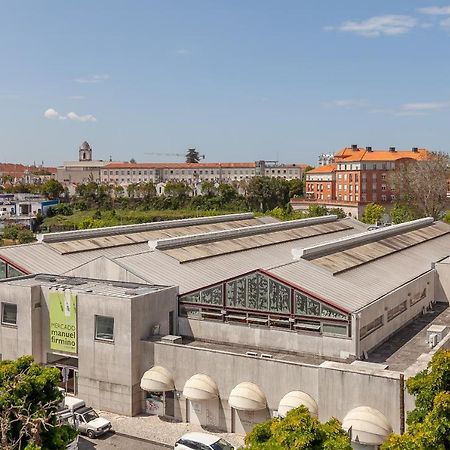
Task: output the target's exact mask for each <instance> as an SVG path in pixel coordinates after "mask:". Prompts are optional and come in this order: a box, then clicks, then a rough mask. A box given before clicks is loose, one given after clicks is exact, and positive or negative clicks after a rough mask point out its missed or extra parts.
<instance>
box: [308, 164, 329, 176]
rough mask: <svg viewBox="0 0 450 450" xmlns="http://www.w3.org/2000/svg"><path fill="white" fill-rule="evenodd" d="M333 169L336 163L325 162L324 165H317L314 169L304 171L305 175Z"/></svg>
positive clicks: (327, 171)
mask: <svg viewBox="0 0 450 450" xmlns="http://www.w3.org/2000/svg"><path fill="white" fill-rule="evenodd" d="M335 170H336V164H327V165H326V166H319V167H316V168H315V169H312V170H308V172H306V175H308V174H310V173H331V172H334V171H335Z"/></svg>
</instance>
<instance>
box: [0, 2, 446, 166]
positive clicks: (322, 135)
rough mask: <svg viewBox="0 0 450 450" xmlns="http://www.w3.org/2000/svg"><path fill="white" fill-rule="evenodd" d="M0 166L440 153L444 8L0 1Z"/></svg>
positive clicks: (290, 159)
mask: <svg viewBox="0 0 450 450" xmlns="http://www.w3.org/2000/svg"><path fill="white" fill-rule="evenodd" d="M0 57H1V70H0V123H1V128H0V129H1V136H2V141H3V145H2V149H1V150H0V158H1V160H2V161H12V162H25V163H31V162H33V161H36V162H40V161H42V160H43V161H44V162H45V163H46V164H51V163H59V162H61V161H62V160H67V159H73V158H74V157H75V156H76V154H77V148H78V146H79V145H80V143H81V142H82V141H83V140H85V139H86V140H88V141H89V142H90V143H91V144H92V146H93V148H94V152H95V153H94V156H95V157H97V158H100V159H107V158H109V156H110V155H111V156H112V157H113V159H114V160H124V161H125V160H129V159H130V158H132V157H134V158H135V159H136V160H138V161H150V160H153V161H161V160H171V161H179V160H181V159H180V158H176V157H163V156H155V155H146V154H145V153H146V152H154V153H184V152H185V150H186V148H188V147H197V148H198V150H199V151H200V152H201V153H204V154H206V161H229V160H233V161H234V160H236V161H253V160H256V159H278V160H280V161H285V162H307V163H315V162H316V160H317V156H318V154H320V153H324V152H334V151H336V150H338V149H340V148H342V147H343V146H346V145H350V144H359V145H361V146H365V145H372V146H373V147H375V148H386V147H389V146H396V147H398V148H409V147H412V146H419V147H420V146H426V147H429V148H431V149H435V150H443V151H449V150H450V121H449V119H450V0H448V1H447V2H442V1H439V0H436V1H432V0H417V1H414V0H395V1H393V0H364V1H362V0H339V1H337V0H294V1H289V0H270V1H269V0H227V1H225V0H179V1H176V0H174V1H169V0H160V1H152V0H128V1H124V0H123V1H115V0H95V1H92V0H90V1H84V0H78V1H76V2H65V1H56V0H55V1H45V0H42V1H36V0H29V1H21V0H1V1H0Z"/></svg>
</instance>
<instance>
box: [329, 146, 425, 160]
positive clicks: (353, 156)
mask: <svg viewBox="0 0 450 450" xmlns="http://www.w3.org/2000/svg"><path fill="white" fill-rule="evenodd" d="M427 154H428V150H427V149H425V148H420V149H418V150H417V151H416V152H414V151H412V150H396V151H388V150H372V151H368V150H366V149H365V148H358V149H357V150H353V149H352V148H344V149H342V150H341V151H339V152H337V153H336V154H335V158H336V161H337V162H347V161H398V160H399V159H405V158H407V159H415V160H420V159H424V158H426V156H427Z"/></svg>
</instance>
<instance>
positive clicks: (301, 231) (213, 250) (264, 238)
mask: <svg viewBox="0 0 450 450" xmlns="http://www.w3.org/2000/svg"><path fill="white" fill-rule="evenodd" d="M276 225H278V224H276ZM351 228H352V227H351V226H350V225H349V224H346V223H345V222H331V223H323V224H317V225H311V226H307V227H304V228H293V229H289V230H282V231H275V232H273V233H267V232H266V233H261V234H256V235H253V236H245V237H236V238H234V239H227V240H219V241H217V242H207V243H201V244H198V245H186V246H182V247H178V248H173V249H167V250H164V252H165V253H166V254H167V255H169V256H172V257H174V258H175V259H177V260H178V261H180V262H187V261H195V260H197V259H203V258H209V257H211V256H217V255H224V254H227V253H235V252H240V251H242V250H249V249H253V248H259V247H265V246H268V245H274V244H280V243H282V242H289V241H298V240H300V239H305V238H308V237H312V236H324V235H328V234H331V233H336V232H338V231H343V230H349V229H351Z"/></svg>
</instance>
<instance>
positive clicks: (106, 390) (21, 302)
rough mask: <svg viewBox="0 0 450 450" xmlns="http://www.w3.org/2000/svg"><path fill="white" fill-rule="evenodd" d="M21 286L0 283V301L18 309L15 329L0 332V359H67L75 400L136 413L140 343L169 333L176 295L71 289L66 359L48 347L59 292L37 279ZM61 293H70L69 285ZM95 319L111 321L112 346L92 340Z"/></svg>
mask: <svg viewBox="0 0 450 450" xmlns="http://www.w3.org/2000/svg"><path fill="white" fill-rule="evenodd" d="M22 280H23V281H20V279H19V280H17V281H15V282H14V281H9V280H6V281H4V282H2V283H0V298H2V299H5V300H7V302H8V303H12V304H16V305H17V324H16V325H5V324H2V326H0V353H1V355H2V359H15V358H17V357H19V356H21V355H33V357H34V358H35V360H36V361H37V362H39V363H41V364H49V363H53V362H55V361H57V358H58V357H59V358H60V359H64V358H71V359H73V360H75V361H76V362H72V364H74V365H75V366H76V369H77V383H78V386H77V395H79V396H80V397H81V398H83V399H84V400H85V401H86V402H87V403H88V404H90V405H92V406H93V407H94V408H99V409H106V410H109V411H112V412H116V413H119V414H126V415H135V414H137V413H139V412H140V411H141V410H142V398H143V392H142V390H141V389H140V387H139V383H140V380H141V377H142V374H143V372H142V370H141V362H140V361H141V360H140V342H141V340H142V339H144V338H148V337H149V336H151V335H152V333H153V332H154V331H155V326H157V329H158V333H163V334H168V333H169V332H173V329H174V327H175V326H176V314H177V301H176V295H177V289H176V288H175V287H160V288H158V289H155V290H152V289H148V288H146V286H143V288H144V292H143V293H139V291H138V292H136V295H133V296H130V295H128V294H127V293H126V292H127V290H131V289H135V287H134V286H136V285H132V284H127V283H124V284H123V287H122V288H118V290H122V291H123V292H122V294H121V293H120V292H117V293H115V295H104V294H101V293H96V292H95V288H94V289H93V292H83V289H79V288H76V287H73V288H72V289H71V292H72V293H73V294H76V295H77V335H78V351H77V353H76V354H67V353H64V352H58V351H54V350H51V349H50V341H49V336H50V333H49V329H50V326H49V306H48V301H49V300H48V298H49V293H50V292H58V291H60V292H62V290H61V287H60V288H57V287H51V286H50V285H49V283H48V282H43V281H39V277H37V279H36V280H34V277H33V278H23V279H22ZM67 280H70V279H69V278H64V279H59V281H58V282H54V283H53V284H54V285H55V286H56V285H59V286H61V283H64V282H65V281H67ZM100 284H101V283H100ZM103 284H105V283H103ZM64 289H65V290H67V289H69V287H68V285H67V286H66V287H65V288H64ZM170 313H172V314H171V315H170ZM96 316H106V317H112V318H114V340H113V341H110V342H108V341H104V340H98V339H96V338H95V326H96V325H95V320H96ZM169 317H170V318H171V320H172V321H173V323H172V324H171V325H169Z"/></svg>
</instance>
